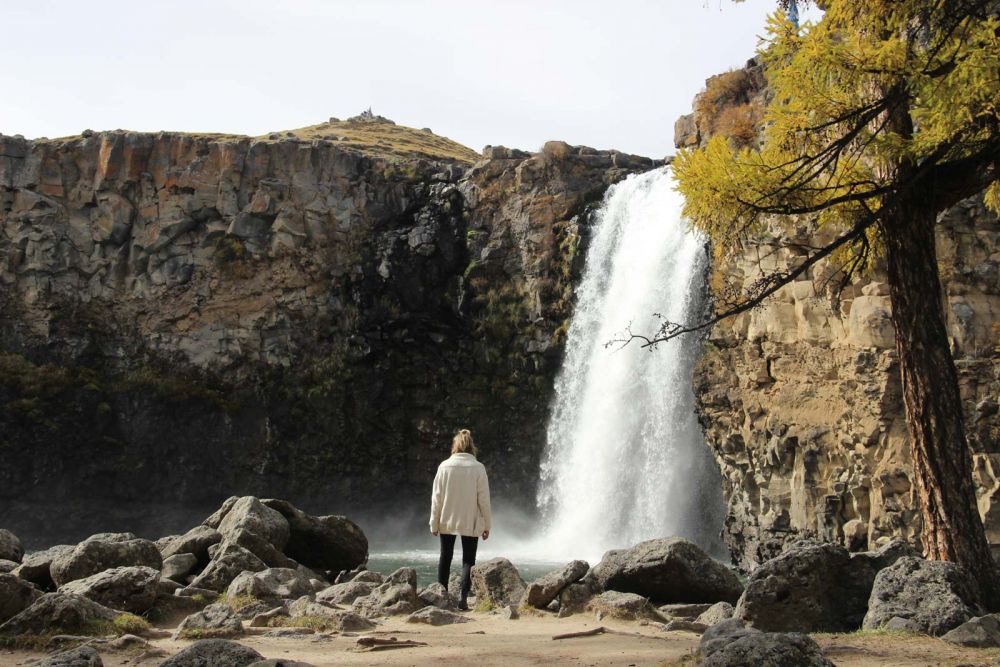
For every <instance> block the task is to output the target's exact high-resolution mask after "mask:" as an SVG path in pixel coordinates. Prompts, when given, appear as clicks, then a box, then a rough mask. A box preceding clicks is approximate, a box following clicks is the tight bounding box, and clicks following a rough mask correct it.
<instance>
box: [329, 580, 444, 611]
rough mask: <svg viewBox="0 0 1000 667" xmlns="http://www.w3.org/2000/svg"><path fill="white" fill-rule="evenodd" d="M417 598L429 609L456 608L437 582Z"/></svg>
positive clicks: (427, 587) (422, 591)
mask: <svg viewBox="0 0 1000 667" xmlns="http://www.w3.org/2000/svg"><path fill="white" fill-rule="evenodd" d="M417 597H418V598H420V601H421V602H423V603H424V604H425V605H427V606H429V607H437V608H438V609H451V607H452V606H454V605H453V603H452V599H451V596H450V595H448V589H447V588H445V587H444V586H442V585H441V584H439V583H438V582H436V581H435V582H434V583H433V584H431V585H429V586H426V587H425V588H424V589H423V590H421V591H420V592H418V593H417ZM316 599H319V596H316Z"/></svg>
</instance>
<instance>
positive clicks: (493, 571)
mask: <svg viewBox="0 0 1000 667" xmlns="http://www.w3.org/2000/svg"><path fill="white" fill-rule="evenodd" d="M525 589H526V586H525V585H524V580H523V579H521V575H520V574H519V573H518V571H517V568H516V567H514V565H513V564H512V563H511V562H510V561H509V560H507V559H506V558H493V559H490V560H488V561H485V562H482V563H479V564H477V565H473V566H472V590H474V591H475V593H476V598H477V599H478V601H479V604H483V603H485V604H487V605H489V606H490V607H505V606H507V605H509V604H512V605H516V604H518V603H520V601H521V598H522V597H524V591H525Z"/></svg>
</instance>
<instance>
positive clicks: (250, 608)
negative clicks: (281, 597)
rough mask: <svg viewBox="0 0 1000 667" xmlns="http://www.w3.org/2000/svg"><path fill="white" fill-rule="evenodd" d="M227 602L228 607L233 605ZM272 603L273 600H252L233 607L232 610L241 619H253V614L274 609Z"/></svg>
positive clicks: (273, 603)
mask: <svg viewBox="0 0 1000 667" xmlns="http://www.w3.org/2000/svg"><path fill="white" fill-rule="evenodd" d="M227 604H229V606H230V607H233V604H232V602H231V601H228V600H227ZM274 605H275V602H274V601H271V602H264V601H263V600H254V601H253V602H251V603H250V604H244V605H240V606H238V607H234V609H233V611H235V612H236V615H237V616H239V618H240V620H241V621H250V620H253V618H254V617H255V616H259V615H260V614H264V613H266V612H269V611H271V610H272V609H274Z"/></svg>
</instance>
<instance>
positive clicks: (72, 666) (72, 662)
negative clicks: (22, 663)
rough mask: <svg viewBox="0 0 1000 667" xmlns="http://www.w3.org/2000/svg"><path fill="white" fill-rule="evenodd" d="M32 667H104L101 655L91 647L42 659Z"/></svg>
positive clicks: (83, 647) (82, 647) (75, 649)
mask: <svg viewBox="0 0 1000 667" xmlns="http://www.w3.org/2000/svg"><path fill="white" fill-rule="evenodd" d="M33 666H34V667H104V661H103V660H101V654H100V653H98V652H97V650H96V649H95V648H94V647H92V646H79V647H77V648H74V649H70V650H69V651H63V652H61V653H56V654H55V655H52V656H49V657H48V658H42V659H41V660H39V661H38V662H36V663H33Z"/></svg>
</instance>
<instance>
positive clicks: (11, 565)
mask: <svg viewBox="0 0 1000 667" xmlns="http://www.w3.org/2000/svg"><path fill="white" fill-rule="evenodd" d="M18 565H19V563H15V562H14V561H12V560H7V559H5V558H0V574H7V573H8V572H13V571H14V570H16V569H17V566H18Z"/></svg>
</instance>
